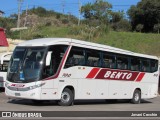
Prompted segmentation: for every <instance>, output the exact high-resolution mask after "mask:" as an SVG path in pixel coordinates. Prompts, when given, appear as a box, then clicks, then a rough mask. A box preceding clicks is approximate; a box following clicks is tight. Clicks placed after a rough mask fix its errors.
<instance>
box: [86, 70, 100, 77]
mask: <svg viewBox="0 0 160 120" xmlns="http://www.w3.org/2000/svg"><path fill="white" fill-rule="evenodd" d="M99 69H100V68H93V69H92V70H91V71H90V73H89V74H88V75H87V77H86V78H94V76H95V75H96V74H97V72H98V71H99Z"/></svg>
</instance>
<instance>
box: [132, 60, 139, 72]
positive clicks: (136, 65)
mask: <svg viewBox="0 0 160 120" xmlns="http://www.w3.org/2000/svg"><path fill="white" fill-rule="evenodd" d="M131 70H133V71H140V59H139V58H131Z"/></svg>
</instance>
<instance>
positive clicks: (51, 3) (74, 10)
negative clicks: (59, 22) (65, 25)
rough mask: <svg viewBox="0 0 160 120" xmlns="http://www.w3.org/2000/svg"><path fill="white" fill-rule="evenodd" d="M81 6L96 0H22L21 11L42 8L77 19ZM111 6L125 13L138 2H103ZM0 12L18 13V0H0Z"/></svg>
mask: <svg viewBox="0 0 160 120" xmlns="http://www.w3.org/2000/svg"><path fill="white" fill-rule="evenodd" d="M78 1H80V3H81V5H85V4H86V3H88V2H90V3H93V2H95V1H96V0H23V3H22V5H21V6H22V7H21V10H26V8H27V6H28V8H29V9H31V8H33V7H38V6H41V7H44V8H46V9H48V10H54V11H56V12H61V13H64V14H72V15H74V16H77V17H78V13H79V4H78V3H79V2H78ZM105 1H107V2H109V3H110V4H112V6H113V8H112V10H113V11H119V10H124V11H125V12H126V11H127V10H128V9H129V8H130V6H131V5H136V4H137V3H138V2H139V1H140V0H105ZM0 10H1V11H3V12H5V15H4V16H9V15H11V14H14V13H18V0H1V2H0Z"/></svg>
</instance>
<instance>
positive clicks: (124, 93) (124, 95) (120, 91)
mask: <svg viewBox="0 0 160 120" xmlns="http://www.w3.org/2000/svg"><path fill="white" fill-rule="evenodd" d="M131 85H132V82H131V81H120V80H110V82H109V99H130V98H131V97H132V92H131V91H132V89H131Z"/></svg>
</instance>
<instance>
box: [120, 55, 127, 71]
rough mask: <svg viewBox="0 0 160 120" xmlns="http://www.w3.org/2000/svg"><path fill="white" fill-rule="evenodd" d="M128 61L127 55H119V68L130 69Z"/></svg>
mask: <svg viewBox="0 0 160 120" xmlns="http://www.w3.org/2000/svg"><path fill="white" fill-rule="evenodd" d="M128 62H129V60H128V58H127V57H117V69H122V70H128Z"/></svg>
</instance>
